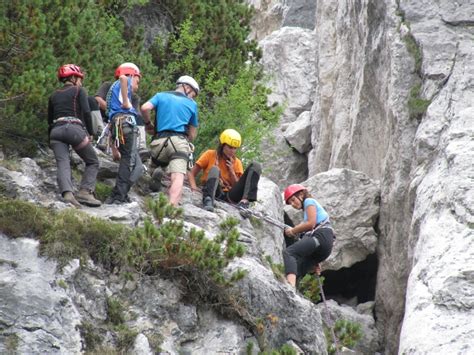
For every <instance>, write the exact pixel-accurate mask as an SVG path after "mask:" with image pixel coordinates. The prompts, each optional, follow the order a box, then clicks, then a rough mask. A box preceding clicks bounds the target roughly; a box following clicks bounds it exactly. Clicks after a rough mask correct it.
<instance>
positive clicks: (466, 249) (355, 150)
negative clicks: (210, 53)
mask: <svg viewBox="0 0 474 355" xmlns="http://www.w3.org/2000/svg"><path fill="white" fill-rule="evenodd" d="M255 5H256V7H257V8H258V9H259V10H260V16H262V14H271V16H269V18H270V19H273V20H272V21H273V22H272V24H273V27H275V24H276V23H277V21H276V20H275V19H278V23H279V24H280V26H283V24H284V23H285V16H286V14H287V13H289V9H290V8H292V7H294V8H300V6H299V2H298V1H283V0H282V1H266V2H259V3H256V4H255ZM282 9H284V11H282ZM277 10H279V11H277ZM313 10H314V23H315V26H314V29H308V27H305V26H301V27H296V28H291V29H289V28H285V27H280V28H278V29H275V30H274V32H272V33H271V34H269V35H267V36H265V37H263V38H261V39H260V41H261V42H260V43H261V45H262V48H263V49H264V57H263V60H262V63H263V64H264V66H265V67H266V68H267V70H268V71H269V72H270V73H271V77H272V78H277V79H276V80H277V84H273V88H274V91H275V92H274V97H275V98H277V101H278V102H281V103H285V105H286V107H287V109H286V111H285V117H284V118H283V120H282V125H281V126H280V127H279V129H277V133H276V135H277V137H279V136H282V137H283V138H282V140H281V141H283V140H284V141H286V147H287V148H286V149H287V150H286V151H287V152H290V153H287V157H291V155H295V156H297V157H298V159H299V164H305V166H303V167H300V168H299V169H298V170H296V168H297V166H295V165H290V166H289V167H290V168H295V170H293V171H292V172H291V173H290V172H288V170H285V169H286V168H288V164H287V165H285V167H284V168H281V167H280V163H281V162H280V161H277V160H274V162H275V165H276V166H275V167H273V168H272V171H275V172H277V174H276V176H272V179H274V181H276V182H277V183H278V184H279V185H281V187H283V185H284V184H285V183H287V182H292V181H304V180H306V179H307V178H308V177H309V178H310V179H311V177H312V176H313V175H314V174H317V173H320V172H324V171H326V170H328V169H332V168H336V167H345V168H350V169H353V170H356V171H361V172H364V173H365V174H367V175H368V176H369V177H371V178H372V179H375V180H377V181H378V182H379V184H380V189H381V196H380V197H381V202H380V215H379V217H378V223H377V230H378V246H377V257H378V261H379V263H378V271H377V286H376V315H377V327H378V329H379V331H380V335H381V338H382V342H383V343H384V349H385V352H386V353H390V354H393V353H396V352H397V351H398V352H399V353H403V354H406V353H410V354H423V353H453V354H454V353H456V354H465V353H469V352H471V351H473V350H472V343H471V344H470V342H469V339H467V337H468V335H467V334H469V333H472V330H473V324H472V321H471V322H469V319H472V317H473V298H472V295H473V294H474V277H473V269H472V265H470V264H472V263H469V262H468V260H471V259H472V255H473V253H474V245H473V242H472V240H473V236H474V233H473V230H472V221H473V209H472V206H473V205H474V204H473V199H474V192H473V170H474V168H473V164H472V162H473V152H474V149H473V148H474V139H473V128H474V117H473V102H474V100H473V99H474V94H473V90H472V81H473V75H474V69H473V68H474V65H473V60H472V58H473V53H474V47H473V46H472V44H473V43H474V42H473V40H474V31H473V26H472V25H473V15H474V5H473V4H472V2H468V1H457V2H453V1H404V0H400V1H389V0H386V1H375V0H373V1H371V0H367V1H318V2H317V6H316V8H315V9H312V10H310V12H309V13H307V14H306V15H307V16H308V15H311V14H312V13H313ZM275 14H278V15H279V16H280V17H278V16H276V15H275ZM259 21H260V22H262V19H261V18H260V19H259ZM267 23H268V22H267ZM256 26H258V22H256ZM267 28H268V26H267V27H265V28H264V29H263V30H262V32H263V33H265V31H266V30H267ZM254 31H255V33H260V31H259V29H258V28H256V29H254ZM283 36H286V40H284V41H283V40H280V38H282V37H283ZM257 38H259V37H257ZM278 47H282V48H283V50H279V51H274V50H273V48H278ZM286 51H288V52H290V53H296V52H298V51H299V53H302V52H303V51H306V52H305V53H306V55H305V56H304V57H301V56H298V55H294V56H292V57H290V56H286V55H285V53H286ZM281 53H283V56H282V58H285V59H287V60H288V61H287V62H285V63H284V64H281V63H279V64H278V65H276V64H275V63H278V58H279V56H280V55H281ZM311 53H312V55H311ZM302 63H304V65H303V64H302ZM280 68H282V69H280ZM280 78H283V79H280ZM306 78H307V79H308V80H306V81H305V80H304V79H306ZM303 81H304V84H301V85H293V87H291V86H288V85H285V83H293V84H295V83H296V84H298V83H301V82H303ZM308 83H311V84H310V88H308V87H307V85H308ZM298 90H301V92H300V91H298ZM308 103H311V108H309V107H308ZM420 106H421V109H420ZM425 108H426V110H425ZM303 114H304V116H303ZM308 115H309V118H308ZM308 132H311V134H310V135H309V133H308ZM296 142H298V143H296ZM290 147H291V151H290ZM308 147H309V148H308ZM275 150H276V151H278V154H280V155H282V154H281V152H284V151H285V150H284V148H283V147H282V146H279V147H277V148H276V149H275ZM268 163H269V164H272V163H271V162H268ZM291 164H294V163H291ZM279 169H280V170H279ZM302 171H305V174H307V176H302V174H301V172H302ZM303 175H304V174H303ZM308 181H309V180H308ZM421 324H423V325H424V326H423V327H422V328H423V329H422V330H421V329H420V325H421ZM441 349H442V350H441Z"/></svg>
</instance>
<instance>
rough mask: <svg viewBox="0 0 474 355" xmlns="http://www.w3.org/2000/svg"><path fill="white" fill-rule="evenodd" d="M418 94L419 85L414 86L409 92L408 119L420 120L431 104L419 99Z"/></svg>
mask: <svg viewBox="0 0 474 355" xmlns="http://www.w3.org/2000/svg"><path fill="white" fill-rule="evenodd" d="M420 92H421V84H416V85H414V86H413V87H412V88H411V90H410V96H409V98H408V110H409V112H410V118H412V119H420V118H421V117H422V116H423V115H424V113H425V112H426V109H427V108H428V106H429V105H430V104H431V100H425V99H422V98H421V97H420Z"/></svg>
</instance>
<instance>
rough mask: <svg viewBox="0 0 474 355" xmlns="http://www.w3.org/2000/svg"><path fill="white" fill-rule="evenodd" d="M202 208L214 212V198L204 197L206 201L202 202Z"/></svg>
mask: <svg viewBox="0 0 474 355" xmlns="http://www.w3.org/2000/svg"><path fill="white" fill-rule="evenodd" d="M202 206H203V208H204V209H205V210H206V211H209V212H213V211H214V203H213V202H212V198H211V197H209V196H206V197H204V200H203V201H202Z"/></svg>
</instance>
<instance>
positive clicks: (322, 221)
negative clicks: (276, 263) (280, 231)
mask: <svg viewBox="0 0 474 355" xmlns="http://www.w3.org/2000/svg"><path fill="white" fill-rule="evenodd" d="M284 198H285V203H286V204H287V205H291V206H292V207H293V208H295V209H298V210H302V211H303V222H301V223H300V224H298V225H296V226H295V227H292V228H287V229H285V236H286V237H289V238H294V239H296V241H295V242H294V243H293V244H291V245H289V246H288V247H287V248H286V249H285V250H284V251H283V260H284V263H285V273H286V279H287V281H288V283H289V284H290V285H292V286H293V287H295V286H296V280H297V278H300V277H303V276H304V275H306V274H307V273H308V272H311V271H312V270H315V271H316V272H317V273H319V272H320V270H321V267H320V265H319V263H320V262H321V261H323V260H326V259H327V258H328V257H329V255H330V254H331V251H332V246H333V242H334V231H333V229H332V227H331V224H330V221H329V214H328V213H327V212H326V210H325V209H324V208H323V207H322V206H321V205H320V204H319V202H318V201H316V200H315V199H314V198H313V197H311V195H310V193H309V192H308V189H307V188H306V187H304V186H303V185H300V184H293V185H290V186H288V187H287V188H286V189H285V191H284Z"/></svg>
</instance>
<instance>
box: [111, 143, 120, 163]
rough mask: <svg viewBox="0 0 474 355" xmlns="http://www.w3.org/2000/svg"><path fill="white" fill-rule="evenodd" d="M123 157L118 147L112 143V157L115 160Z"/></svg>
mask: <svg viewBox="0 0 474 355" xmlns="http://www.w3.org/2000/svg"><path fill="white" fill-rule="evenodd" d="M121 157H122V156H121V155H120V152H119V150H118V148H117V147H116V146H115V145H112V158H113V159H114V161H118V160H120V158H121Z"/></svg>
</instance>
